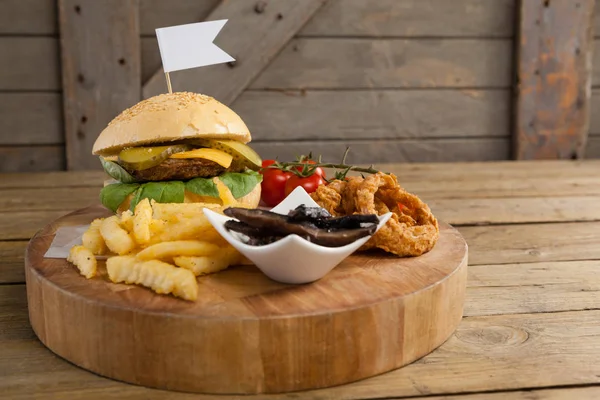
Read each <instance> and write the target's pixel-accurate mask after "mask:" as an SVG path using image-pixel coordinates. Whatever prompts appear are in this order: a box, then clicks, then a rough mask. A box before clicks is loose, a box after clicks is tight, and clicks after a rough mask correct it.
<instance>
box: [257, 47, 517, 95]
mask: <svg viewBox="0 0 600 400" xmlns="http://www.w3.org/2000/svg"><path fill="white" fill-rule="evenodd" d="M511 45H512V42H511V40H492V41H489V40H475V39H462V40H454V39H420V40H414V39H354V38H336V39H329V38H300V39H293V40H291V41H290V42H289V43H288V44H287V45H286V46H285V48H284V49H283V50H282V52H281V53H280V54H279V55H278V56H277V58H275V60H273V62H272V63H271V64H269V66H268V67H267V68H265V70H264V71H263V73H261V74H260V76H259V77H258V78H257V79H256V80H255V81H254V82H253V83H252V85H251V86H250V87H251V88H253V89H265V88H277V89H302V88H304V89H311V88H319V89H331V88H431V87H443V88H460V87H468V88H477V87H509V86H510V83H511V59H512V52H511Z"/></svg>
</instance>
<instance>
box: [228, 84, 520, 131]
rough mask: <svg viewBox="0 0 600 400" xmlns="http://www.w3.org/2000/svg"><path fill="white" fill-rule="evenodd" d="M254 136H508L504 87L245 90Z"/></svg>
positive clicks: (242, 102) (238, 105) (238, 104)
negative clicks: (468, 88) (488, 88)
mask: <svg viewBox="0 0 600 400" xmlns="http://www.w3.org/2000/svg"><path fill="white" fill-rule="evenodd" d="M232 108H233V109H234V110H235V111H236V112H237V113H238V114H239V115H240V116H241V117H242V118H243V119H244V122H246V124H247V125H248V126H249V127H251V129H252V138H253V139H254V140H278V139H279V140H280V139H281V138H282V134H285V140H313V139H314V140H316V139H364V138H373V139H376V138H380V139H382V138H385V139H391V138H415V139H416V138H433V137H467V136H469V137H488V136H489V137H494V136H495V137H508V136H509V118H508V116H509V115H510V111H509V108H510V93H509V92H508V91H507V90H490V91H487V90H460V91H459V90H439V91H437V90H410V91H404V90H378V91H369V90H357V91H354V90H353V91H290V92H288V91H285V92H271V91H267V92H265V91H253V90H252V91H246V92H244V93H243V94H242V95H241V96H240V97H239V98H238V99H237V100H236V101H235V103H233V105H232Z"/></svg>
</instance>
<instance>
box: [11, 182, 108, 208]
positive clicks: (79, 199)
mask: <svg viewBox="0 0 600 400" xmlns="http://www.w3.org/2000/svg"><path fill="white" fill-rule="evenodd" d="M102 186H103V185H102V183H101V184H99V185H98V186H96V187H93V186H91V187H77V188H76V189H74V188H73V187H69V186H66V187H57V188H53V189H52V190H48V188H39V189H38V188H32V189H22V188H18V189H4V190H2V191H0V210H2V211H3V212H8V211H46V210H77V209H80V208H84V207H87V206H90V205H93V204H98V203H99V201H100V190H101V189H102ZM75 193H77V195H74V194H75Z"/></svg>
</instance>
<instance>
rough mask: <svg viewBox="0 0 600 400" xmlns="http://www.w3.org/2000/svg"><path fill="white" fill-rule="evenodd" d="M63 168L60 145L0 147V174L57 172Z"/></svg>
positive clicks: (63, 157) (62, 155)
mask: <svg viewBox="0 0 600 400" xmlns="http://www.w3.org/2000/svg"><path fill="white" fill-rule="evenodd" d="M64 168H65V153H64V146H62V145H53V146H12V147H0V172H28V171H31V172H35V171H58V170H62V169H64Z"/></svg>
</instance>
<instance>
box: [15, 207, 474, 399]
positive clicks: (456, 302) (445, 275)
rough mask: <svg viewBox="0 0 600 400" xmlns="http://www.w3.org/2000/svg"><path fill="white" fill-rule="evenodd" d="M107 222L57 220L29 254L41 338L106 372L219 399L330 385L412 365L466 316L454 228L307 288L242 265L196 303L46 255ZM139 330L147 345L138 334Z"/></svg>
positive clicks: (99, 212) (347, 264)
mask: <svg viewBox="0 0 600 400" xmlns="http://www.w3.org/2000/svg"><path fill="white" fill-rule="evenodd" d="M105 215H107V212H106V210H105V209H103V208H101V207H95V208H87V209H83V210H79V211H77V212H74V213H72V214H70V215H68V216H66V217H64V218H62V219H60V220H58V221H56V222H55V223H53V224H51V225H49V226H47V227H46V228H45V229H44V230H43V231H41V232H40V233H39V234H38V235H36V236H35V237H34V238H33V239H32V241H31V242H30V244H29V245H28V247H27V253H26V256H25V275H26V282H27V297H28V304H29V317H30V321H31V325H32V327H33V330H34V331H35V332H36V335H37V336H38V337H39V339H40V340H41V341H42V342H43V343H44V344H45V345H46V346H48V347H49V348H50V349H52V351H54V352H55V353H56V354H59V355H60V356H62V357H64V358H66V359H67V360H70V361H71V362H73V363H75V364H76V365H79V366H81V367H83V368H85V369H88V370H91V371H94V372H96V373H99V374H101V375H105V376H109V377H112V378H115V379H119V380H123V381H127V382H131V383H136V384H141V385H144V386H151V387H159V388H166V389H171V390H183V391H192V392H208V393H279V392H288V391H295V390H305V389H314V388H321V387H327V386H332V385H339V384H342V383H347V382H352V381H356V380H359V379H363V378H366V377H370V376H373V375H376V374H380V373H382V372H386V371H389V370H392V369H395V368H398V367H400V366H402V365H406V364H407V363H410V362H412V361H414V360H416V359H418V358H420V357H422V356H423V355H425V354H427V353H429V352H431V351H432V350H433V349H435V348H437V347H438V346H439V345H441V344H442V343H443V342H444V341H445V340H446V339H447V338H448V337H449V336H450V335H451V334H452V333H453V332H454V330H455V329H456V327H457V325H458V323H459V322H460V320H461V318H462V310H463V301H464V292H465V288H466V278H467V245H466V243H465V242H464V241H463V240H462V238H461V237H460V234H459V233H458V231H456V230H455V229H453V228H451V227H450V226H448V225H445V224H441V229H440V238H439V240H438V241H437V243H436V245H435V247H434V248H433V249H432V250H431V251H430V252H428V253H426V254H424V255H422V256H420V257H415V258H403V259H399V258H396V257H388V256H386V255H382V254H377V253H370V254H366V253H364V254H360V255H353V256H351V257H349V258H347V259H345V260H344V261H342V263H341V264H340V265H338V266H337V267H336V268H335V269H334V270H332V271H331V272H330V273H329V274H328V275H326V276H325V277H324V278H322V279H321V280H319V281H317V282H314V283H312V284H310V285H296V286H294V285H284V284H278V283H276V282H273V281H271V280H270V279H268V278H267V277H266V276H265V275H263V274H262V273H261V272H260V271H259V270H258V269H257V268H255V267H254V266H244V267H242V266H238V267H236V268H231V269H228V270H226V271H223V272H221V273H219V274H215V275H209V276H206V277H201V278H199V280H198V284H199V286H200V292H201V293H203V294H204V295H203V296H199V298H198V300H197V301H195V302H186V301H182V300H179V299H176V298H174V297H170V296H159V295H157V294H155V293H153V292H152V291H150V290H147V289H145V288H141V287H135V286H127V285H115V284H112V283H110V281H109V280H108V279H107V277H106V272H105V271H103V270H102V269H101V271H100V276H99V277H98V278H96V279H91V280H86V279H84V278H83V277H81V276H80V275H79V273H78V272H77V271H76V270H75V268H73V267H69V264H68V263H67V262H66V260H64V259H45V258H44V257H43V256H44V253H45V252H46V250H47V249H48V247H49V246H50V243H51V241H52V239H53V234H54V232H55V231H56V229H57V228H58V227H60V226H68V225H79V224H85V223H89V222H91V221H92V220H93V219H94V218H97V217H101V216H105ZM308 299H312V300H311V301H308ZM47 321H52V324H48V323H47ZM366 325H368V326H370V329H369V330H368V331H366V330H365V329H364V327H365V326H366ZM72 326H77V327H79V328H78V329H77V330H74V329H72V328H69V327H72ZM138 329H141V330H142V331H144V332H145V333H144V335H143V337H139V336H138V335H137V334H131V333H132V332H135V331H136V330H138ZM99 331H103V334H98V332H99ZM169 332H177V335H173V334H170V333H169ZM165 335H168V336H169V337H170V338H171V342H169V341H165V340H164V338H165ZM115 337H118V338H120V339H119V340H114V338H115ZM324 349H325V351H324ZM149 351H150V352H151V354H149V353H148V352H149ZM153 359H156V360H161V361H160V363H159V364H155V363H153V362H151V360H153ZM240 360H244V362H242V363H240V362H239V361H240Z"/></svg>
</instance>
